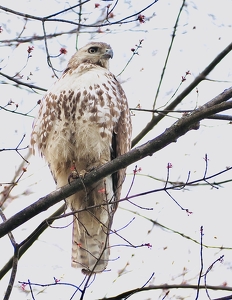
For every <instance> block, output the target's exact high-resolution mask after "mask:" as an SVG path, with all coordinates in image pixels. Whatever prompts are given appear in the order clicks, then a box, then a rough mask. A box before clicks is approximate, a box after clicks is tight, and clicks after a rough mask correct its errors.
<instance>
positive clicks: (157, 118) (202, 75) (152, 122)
mask: <svg viewBox="0 0 232 300" xmlns="http://www.w3.org/2000/svg"><path fill="white" fill-rule="evenodd" d="M231 50H232V43H230V44H229V45H228V46H227V47H226V48H225V49H224V50H223V51H222V52H221V53H219V54H218V55H217V56H216V57H215V59H214V60H213V61H212V62H211V63H210V64H209V65H208V66H207V67H206V68H205V69H204V70H203V71H202V72H201V73H200V74H199V75H198V76H197V77H196V78H195V79H194V81H193V82H192V83H191V84H190V85H189V86H188V87H187V88H186V89H185V90H184V91H183V92H182V93H180V95H179V96H177V97H176V99H175V100H173V102H172V103H170V104H169V105H168V106H167V107H166V108H165V110H167V111H168V110H173V109H174V108H175V107H176V106H177V105H178V104H180V103H181V101H182V100H183V99H184V98H185V97H186V96H187V95H188V94H189V93H190V92H191V91H192V90H193V89H194V88H195V87H196V86H197V85H198V84H199V83H200V82H201V81H203V80H204V79H205V78H206V76H207V75H208V74H209V73H210V72H211V71H212V70H213V69H214V68H215V66H216V65H218V64H219V63H220V61H221V60H222V59H223V58H224V57H225V56H226V55H227V54H228V53H229V52H230V51H231ZM167 114H168V112H166V113H165V112H164V113H163V114H162V115H158V116H153V117H152V119H151V120H150V121H149V122H148V123H147V125H146V126H145V127H144V128H143V130H142V131H141V132H140V133H139V134H138V135H137V136H136V137H135V138H134V139H133V141H132V147H134V146H135V145H136V144H137V143H138V142H139V141H140V140H141V139H142V138H143V137H144V136H145V135H146V134H147V133H148V132H149V131H151V130H152V129H153V128H154V127H155V125H157V124H158V123H159V121H160V120H162V119H163V118H164V117H165V116H166V115H167Z"/></svg>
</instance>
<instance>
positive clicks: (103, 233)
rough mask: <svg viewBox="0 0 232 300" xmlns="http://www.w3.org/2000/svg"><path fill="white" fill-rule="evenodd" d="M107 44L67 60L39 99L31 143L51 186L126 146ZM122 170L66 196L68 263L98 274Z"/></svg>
mask: <svg viewBox="0 0 232 300" xmlns="http://www.w3.org/2000/svg"><path fill="white" fill-rule="evenodd" d="M112 57H113V51H112V49H111V47H110V45H108V44H106V43H101V42H91V43H89V44H87V45H86V46H84V47H83V48H81V49H79V50H78V51H77V52H76V53H75V54H74V55H73V56H72V57H71V59H70V61H69V62H68V65H67V68H66V69H65V71H64V72H63V74H62V76H61V78H60V79H59V80H58V81H57V82H56V83H55V84H54V86H53V87H52V88H51V89H50V90H49V91H48V92H47V94H46V95H45V96H44V98H43V100H42V101H41V103H40V105H41V106H40V110H39V113H38V116H37V118H36V120H35V121H34V124H33V130H32V135H31V145H32V149H33V153H34V152H35V148H38V150H39V152H40V154H41V155H42V156H43V157H44V158H45V160H46V161H47V163H48V165H49V168H50V170H51V173H52V175H53V177H54V180H55V182H56V185H57V187H62V186H64V185H66V184H67V183H68V181H69V179H70V178H71V179H72V178H74V177H75V176H77V177H78V176H80V177H81V176H84V174H85V173H86V172H89V171H91V170H93V169H95V168H98V167H99V166H101V165H103V164H105V163H107V162H109V161H111V160H112V159H114V158H115V157H117V156H119V155H122V154H124V153H126V152H128V151H129V150H130V146H131V119H130V111H129V108H128V103H127V98H126V96H125V93H124V91H123V89H122V87H121V85H120V83H119V82H118V81H117V79H116V78H115V76H114V75H113V74H112V73H111V72H110V71H109V59H110V58H112ZM125 171H126V170H125V169H122V170H119V171H118V172H116V173H114V174H112V175H110V176H107V177H106V178H104V179H102V180H100V181H98V182H96V183H94V184H93V185H91V186H90V187H85V188H84V189H83V190H82V191H78V192H76V193H75V194H74V195H72V196H70V197H68V198H67V199H66V201H67V204H68V206H69V207H70V209H71V210H72V211H73V232H72V263H71V264H72V267H76V268H78V267H79V268H82V272H83V273H84V274H88V275H89V274H92V273H98V272H102V271H104V270H105V269H106V267H107V263H108V261H109V252H110V247H109V234H110V231H111V225H112V221H113V216H114V213H115V211H116V209H117V204H118V203H117V201H118V200H119V199H120V193H121V188H122V183H123V181H124V178H125Z"/></svg>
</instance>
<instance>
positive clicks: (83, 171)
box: [78, 170, 89, 178]
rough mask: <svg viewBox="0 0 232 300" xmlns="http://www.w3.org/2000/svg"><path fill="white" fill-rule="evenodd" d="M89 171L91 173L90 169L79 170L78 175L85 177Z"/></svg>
mask: <svg viewBox="0 0 232 300" xmlns="http://www.w3.org/2000/svg"><path fill="white" fill-rule="evenodd" d="M88 173H89V172H88V171H86V170H81V171H80V172H79V174H78V175H79V177H80V178H84V177H85V175H86V174H88Z"/></svg>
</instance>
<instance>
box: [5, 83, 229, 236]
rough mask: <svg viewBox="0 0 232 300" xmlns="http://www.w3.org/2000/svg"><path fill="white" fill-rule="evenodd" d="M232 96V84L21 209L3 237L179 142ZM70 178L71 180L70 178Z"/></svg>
mask: <svg viewBox="0 0 232 300" xmlns="http://www.w3.org/2000/svg"><path fill="white" fill-rule="evenodd" d="M231 97H232V87H231V88H229V89H227V90H225V91H224V92H222V93H221V94H219V95H218V96H216V97H215V98H213V99H212V100H211V101H209V102H208V103H206V104H205V105H203V106H201V107H200V108H198V109H196V110H195V111H194V112H193V113H192V114H189V115H186V116H183V117H182V118H181V119H179V120H178V121H177V122H175V123H174V124H173V125H172V126H171V127H169V128H167V129H166V130H165V131H164V132H163V133H162V134H160V135H159V136H157V137H156V138H154V139H152V140H150V141H148V142H147V143H145V144H143V145H141V146H139V147H137V148H134V149H132V150H131V151H130V152H128V153H126V154H124V155H122V156H119V157H117V158H115V159H114V160H112V161H111V162H109V163H107V164H105V165H103V166H101V167H100V168H98V169H96V170H93V171H92V172H90V173H88V174H87V175H86V176H85V178H84V179H77V180H76V181H73V182H71V183H70V184H67V185H66V186H64V187H61V188H59V189H57V190H56V191H53V192H51V193H50V194H49V195H47V196H45V197H43V198H40V199H39V200H38V201H36V202H35V203H33V204H31V205H30V206H29V207H27V208H25V209H24V210H22V211H20V212H18V213H17V214H15V215H14V216H13V217H11V218H10V219H8V220H7V221H5V222H4V223H3V224H1V225H0V237H2V236H4V235H5V234H7V233H8V232H9V231H11V230H13V229H15V228H17V227H18V226H20V225H21V224H23V223H25V222H26V221H28V220H29V219H31V218H33V217H34V216H36V215H37V214H39V213H41V212H42V211H45V210H47V209H48V208H49V207H51V206H52V205H54V204H56V203H58V202H60V201H61V200H63V199H65V198H67V197H69V196H71V195H72V194H74V193H75V192H77V191H80V190H82V189H83V183H84V186H86V187H88V186H90V185H92V184H93V183H95V182H97V181H99V180H100V179H102V178H105V177H106V176H108V175H110V174H113V173H115V172H117V171H118V170H120V169H122V168H125V167H127V166H129V165H130V164H132V163H135V162H136V161H138V160H141V159H142V158H144V157H146V156H151V155H152V154H153V153H155V152H157V151H159V150H161V149H163V148H164V147H166V146H167V145H169V144H171V143H173V142H177V139H178V138H179V137H181V136H183V135H184V134H186V133H187V132H188V131H190V130H192V129H198V128H199V122H200V121H201V120H202V119H204V118H206V117H207V116H210V115H212V114H215V113H218V112H221V111H224V110H227V109H230V108H232V100H230V101H227V100H228V99H230V98H231ZM67 180H68V179H67Z"/></svg>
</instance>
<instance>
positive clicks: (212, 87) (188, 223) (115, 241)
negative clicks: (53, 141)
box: [0, 0, 232, 300]
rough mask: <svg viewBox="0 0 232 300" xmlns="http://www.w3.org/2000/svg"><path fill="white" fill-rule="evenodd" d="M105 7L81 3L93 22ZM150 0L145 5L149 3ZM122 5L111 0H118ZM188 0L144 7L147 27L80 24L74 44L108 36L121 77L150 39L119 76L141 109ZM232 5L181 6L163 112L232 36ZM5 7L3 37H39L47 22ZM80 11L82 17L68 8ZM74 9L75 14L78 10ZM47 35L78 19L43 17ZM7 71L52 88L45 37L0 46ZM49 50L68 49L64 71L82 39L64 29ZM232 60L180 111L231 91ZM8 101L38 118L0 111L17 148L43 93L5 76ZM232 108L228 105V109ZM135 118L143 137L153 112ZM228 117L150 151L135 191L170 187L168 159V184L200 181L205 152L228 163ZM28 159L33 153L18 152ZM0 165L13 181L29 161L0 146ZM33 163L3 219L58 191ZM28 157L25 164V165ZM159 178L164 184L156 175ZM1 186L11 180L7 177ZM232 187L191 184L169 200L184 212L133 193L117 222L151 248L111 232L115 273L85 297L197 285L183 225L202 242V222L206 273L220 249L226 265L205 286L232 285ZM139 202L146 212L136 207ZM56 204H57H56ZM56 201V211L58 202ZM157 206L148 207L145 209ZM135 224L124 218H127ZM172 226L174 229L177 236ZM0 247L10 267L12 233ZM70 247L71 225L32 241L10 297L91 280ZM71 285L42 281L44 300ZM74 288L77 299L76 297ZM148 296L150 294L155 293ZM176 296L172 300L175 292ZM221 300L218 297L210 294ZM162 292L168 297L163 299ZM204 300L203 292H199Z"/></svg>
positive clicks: (24, 229)
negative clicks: (76, 266) (73, 261)
mask: <svg viewBox="0 0 232 300" xmlns="http://www.w3.org/2000/svg"><path fill="white" fill-rule="evenodd" d="M51 2H52V3H53V5H52V4H49V5H47V1H44V0H41V1H37V0H36V1H35V0H34V1H25V0H21V1H20V2H19V1H18V2H15V1H9V0H7V1H4V0H1V3H0V5H2V6H5V7H8V8H11V9H14V10H17V11H20V12H24V13H28V14H32V15H36V16H47V15H50V14H53V13H54V12H57V11H59V10H62V9H64V8H67V7H69V6H72V5H73V4H75V3H76V1H69V2H64V1H51ZM98 2H99V4H100V7H99V8H97V9H96V8H94V5H95V1H90V3H88V4H87V5H86V6H85V10H84V11H83V15H84V16H85V18H86V22H88V23H91V22H94V21H95V20H96V19H98V18H99V19H100V18H101V13H103V12H104V9H103V8H104V6H105V5H106V4H105V3H106V2H105V1H98ZM119 2H120V3H119V4H118V5H117V6H116V9H115V11H114V14H115V17H114V18H116V19H117V20H120V19H122V18H124V17H125V16H127V15H128V14H133V13H135V12H138V11H139V10H140V9H141V8H142V7H144V6H146V5H149V4H150V3H151V1H143V2H142V1H119ZM141 2H142V4H141ZM113 3H115V1H113ZM181 4H182V1H161V0H160V1H158V2H157V3H156V4H154V5H153V6H152V7H151V8H150V9H148V10H147V11H144V12H143V14H144V15H145V23H142V24H141V23H139V22H136V23H128V24H126V25H115V26H114V27H110V28H107V27H106V28H103V29H102V31H103V32H101V33H98V32H94V31H93V30H92V31H91V30H90V29H89V28H85V29H83V31H84V32H83V33H81V34H80V36H79V38H78V47H81V46H83V45H85V44H86V43H87V42H89V40H95V41H104V42H107V43H109V44H111V46H112V48H113V50H114V58H113V59H112V61H111V65H110V69H111V71H112V72H113V73H114V74H116V75H117V74H119V73H120V72H121V71H122V70H123V68H124V67H125V65H126V63H127V62H128V60H129V59H130V58H131V56H132V51H131V49H132V48H135V47H136V45H138V43H139V40H143V42H142V47H141V48H140V49H139V50H138V55H135V56H134V57H133V59H132V61H131V62H130V64H129V65H128V67H127V68H126V69H125V71H123V72H122V74H121V75H120V76H119V77H118V80H119V81H120V82H121V84H122V86H123V88H124V90H125V92H126V95H127V98H128V101H129V106H130V107H131V108H133V107H136V106H137V105H140V107H142V108H144V109H150V108H151V107H152V105H153V101H154V97H155V93H156V90H157V87H158V83H159V80H160V74H161V72H162V69H163V65H164V61H165V58H166V56H167V51H168V47H169V45H170V42H171V36H172V33H173V26H174V24H175V21H176V18H177V14H178V12H179V9H180V7H181ZM230 9H231V1H230V0H223V1H220V2H219V1H213V2H212V1H209V0H205V1H201V0H195V1H186V4H185V7H184V10H183V12H182V14H181V17H180V20H179V24H178V29H177V32H176V37H175V40H174V44H173V48H172V51H171V54H170V58H169V62H168V65H167V69H166V72H165V76H164V81H163V83H162V86H161V89H160V94H159V97H158V99H157V103H156V108H162V107H163V105H165V104H166V103H167V102H168V101H170V99H171V97H172V95H173V94H174V92H175V91H176V89H177V87H178V86H179V85H180V83H181V78H182V76H184V75H185V73H186V72H187V71H190V75H188V76H187V78H186V81H184V82H183V83H182V84H181V86H180V88H179V90H178V92H177V93H180V92H181V91H182V90H183V89H184V88H186V87H187V86H188V84H189V83H191V82H192V81H193V80H194V78H195V77H196V76H197V75H198V74H199V73H200V72H201V71H202V70H203V69H204V68H205V67H206V66H207V65H208V64H209V63H210V62H211V61H212V59H214V58H215V57H216V56H217V55H218V53H220V52H221V51H222V50H223V49H224V48H225V47H226V46H227V45H228V44H229V43H230V42H231V25H232V24H231V18H230V15H229V13H228V11H229V10H230ZM0 12H1V22H2V25H1V24H0V25H1V26H2V28H3V31H2V33H1V34H0V41H3V40H7V39H12V38H15V37H16V36H18V35H19V34H20V32H21V31H22V28H23V26H24V25H25V30H24V31H23V33H22V36H25V37H28V36H32V35H35V34H36V35H42V34H43V31H42V26H41V22H39V21H31V20H30V21H28V22H27V23H25V20H23V19H22V18H21V17H18V16H17V17H15V16H13V15H12V14H10V13H5V12H4V11H2V10H0ZM65 17H67V18H74V14H70V15H67V16H65ZM75 17H76V15H75ZM45 26H46V30H47V32H48V33H50V32H52V33H53V32H61V31H63V30H64V31H69V30H70V29H72V28H73V27H72V26H71V25H68V24H64V23H49V22H47V23H46V24H45ZM32 45H33V46H34V49H33V51H32V53H31V57H30V58H29V59H28V52H27V49H28V46H32ZM0 46H1V48H0V52H1V56H0V68H1V72H2V73H4V74H8V75H10V76H13V75H15V74H16V73H17V72H19V71H21V72H20V74H21V75H23V78H22V79H23V80H24V81H26V82H29V83H33V84H35V85H37V86H39V87H43V88H45V89H48V88H49V87H50V86H51V85H52V84H53V83H54V81H55V80H56V78H55V77H54V76H53V72H52V71H51V69H49V67H48V66H47V61H46V55H45V51H44V44H43V41H39V42H34V43H33V44H32V43H26V44H19V45H17V47H16V46H14V45H13V46H12V45H6V43H2V45H1V44H0ZM48 46H49V51H50V53H51V55H54V56H56V55H58V54H59V50H60V48H61V47H65V49H67V54H66V55H63V56H60V57H59V58H56V59H55V58H54V59H53V60H52V61H53V63H54V66H55V68H56V69H57V70H58V71H57V72H56V73H57V75H58V76H60V75H61V72H62V70H63V69H64V68H65V66H66V65H67V62H68V59H69V58H70V57H71V55H72V54H73V53H74V52H75V50H76V49H75V48H76V38H75V37H74V35H72V36H71V37H70V36H69V35H64V36H59V37H57V38H56V39H54V40H49V41H48ZM231 77H232V66H231V54H229V55H228V56H227V57H226V58H225V59H224V60H223V61H222V62H221V63H220V65H218V66H217V67H216V68H215V69H214V70H213V71H212V72H211V73H210V74H209V76H208V77H207V79H208V80H205V81H204V82H202V83H201V84H200V85H199V86H198V89H197V91H196V89H195V90H194V91H192V93H191V94H190V95H189V96H188V97H187V98H186V99H185V100H184V101H183V103H182V104H181V105H180V106H179V107H178V108H179V109H182V110H183V109H194V108H195V107H198V106H201V105H203V104H204V103H206V102H207V101H209V100H211V99H212V98H213V97H215V96H216V95H217V94H219V93H221V92H222V91H223V90H224V89H226V88H228V87H230V86H231ZM1 80H2V82H5V83H7V84H1V86H0V89H1V93H0V95H1V97H0V105H1V106H3V107H4V106H5V105H6V104H7V103H8V102H9V101H13V104H12V105H11V106H7V108H9V109H12V110H14V109H15V107H14V103H17V104H18V109H17V111H20V112H24V113H27V112H29V111H30V113H29V115H30V116H27V117H25V116H22V115H17V114H14V113H9V112H7V111H3V110H1V111H0V112H1V117H0V126H1V131H0V141H1V142H0V149H4V148H7V149H8V148H10V149H12V148H15V147H16V145H18V143H19V142H20V141H21V139H22V136H23V135H24V134H25V138H24V139H23V141H22V144H21V146H22V147H26V146H27V145H28V144H29V139H30V132H31V126H32V122H33V117H34V116H35V115H36V112H37V111H38V106H37V105H36V103H37V101H38V100H39V99H41V98H42V97H43V94H44V92H42V91H37V92H36V93H33V92H31V91H30V90H28V89H19V88H15V87H14V86H13V85H12V82H9V81H7V80H6V79H4V78H1ZM227 113H228V114H229V112H227ZM134 114H135V115H134V116H133V117H132V122H133V136H134V137H135V136H136V135H137V134H138V133H139V132H140V131H141V129H142V128H143V127H144V126H145V125H146V124H147V122H148V121H149V120H150V115H148V114H147V113H145V112H142V111H141V112H137V111H136V112H134ZM177 117H179V115H178V114H175V115H174V114H173V115H172V117H168V118H166V119H165V120H163V121H162V122H161V123H160V124H158V125H157V126H156V127H155V128H154V129H153V130H152V132H150V133H149V134H148V135H147V136H146V137H145V138H144V139H143V140H142V141H140V144H142V143H145V142H146V141H148V140H150V139H152V138H154V137H156V136H157V135H159V134H161V133H162V132H163V131H164V130H165V129H166V128H167V127H168V126H170V125H171V124H173V123H174V122H175V121H176V118H177ZM228 123H229V122H228V121H215V120H214V121H212V120H211V121H210V120H206V121H203V122H201V126H200V129H199V130H197V131H191V132H189V133H188V134H187V135H186V136H184V137H182V138H180V139H179V140H178V141H177V143H175V144H171V145H170V146H168V147H166V148H164V149H163V150H162V151H160V152H158V153H156V154H154V155H153V156H152V157H148V158H145V159H143V160H141V161H139V162H138V164H137V165H138V167H139V168H141V172H139V174H138V175H137V176H136V178H135V183H134V185H133V188H132V191H131V194H133V195H134V194H137V193H141V192H144V191H147V190H154V189H158V188H162V187H163V186H164V182H165V179H166V176H167V164H168V163H171V164H172V166H173V167H172V168H171V169H170V180H172V181H175V182H176V181H184V182H185V181H186V180H187V177H188V172H189V171H190V172H191V177H190V179H191V180H194V179H199V178H201V177H202V176H203V174H204V171H205V160H204V157H205V154H206V153H207V155H208V158H209V160H208V174H209V175H212V174H214V173H216V172H219V171H221V170H223V169H225V168H226V167H228V166H231V164H232V163H231V150H232V149H231V142H230V138H229V136H230V131H231V127H230V124H228ZM20 153H21V154H22V155H25V156H26V155H27V150H25V151H24V152H20ZM0 154H1V155H0V162H1V169H2V172H0V182H1V183H6V182H11V181H12V178H13V176H14V174H15V172H16V170H17V169H18V166H19V164H20V163H21V162H22V159H21V157H20V156H19V155H18V154H17V153H16V152H15V151H2V152H1V153H0ZM29 161H30V164H29V165H27V172H26V173H25V174H24V175H23V177H22V179H21V181H20V183H19V184H18V186H17V187H15V188H14V189H13V191H12V194H11V195H12V196H13V197H14V196H15V197H16V198H15V200H14V201H12V203H10V205H9V206H8V207H7V208H6V209H5V210H4V213H5V214H6V216H7V217H10V216H12V215H13V214H14V213H16V212H17V211H19V210H21V209H23V208H25V207H26V206H28V205H30V203H33V202H35V201H36V200H38V199H39V198H40V197H42V196H44V195H46V194H48V193H49V192H51V191H53V190H54V189H55V184H54V182H53V179H52V176H51V175H50V172H49V170H48V167H47V166H46V163H45V162H44V161H43V160H42V159H41V158H38V157H29ZM25 165H26V164H25ZM134 168H135V165H132V166H129V167H128V169H127V173H128V175H127V179H126V182H125V184H124V187H123V193H122V195H126V193H127V191H128V188H129V186H130V184H131V181H132V174H133V169H134ZM156 178H158V179H159V180H156ZM230 178H231V173H229V172H228V173H226V174H224V175H221V176H220V177H218V178H215V179H213V180H212V182H214V181H222V180H228V179H230ZM3 187H4V184H3ZM230 188H231V183H227V184H223V185H221V186H220V188H219V189H216V188H212V187H211V186H200V187H198V188H190V187H189V188H186V189H185V190H182V191H177V190H175V191H174V190H173V191H171V195H172V197H174V199H175V200H176V201H178V203H179V204H180V205H181V206H183V207H184V208H188V210H189V211H190V212H192V214H187V213H186V212H185V211H183V210H181V209H180V207H179V206H178V205H177V204H176V203H175V201H173V200H172V199H171V198H170V197H169V196H168V195H167V194H166V193H165V192H159V193H158V192H157V193H153V194H150V195H147V196H144V197H138V198H135V199H133V201H134V203H135V204H136V205H137V206H136V205H132V204H130V203H126V202H125V203H122V204H121V206H120V208H119V209H118V211H117V213H116V215H115V218H114V224H113V228H115V229H119V228H123V229H122V230H121V231H120V234H122V235H123V237H124V238H125V239H127V240H129V241H130V242H131V243H133V244H134V245H141V244H146V243H149V244H150V245H152V247H134V248H132V247H126V246H119V245H121V244H125V242H124V241H122V240H120V239H119V238H118V237H117V236H112V237H111V245H117V246H115V247H112V249H111V259H112V261H110V262H109V266H108V268H109V270H110V271H108V272H105V273H103V274H101V275H99V276H97V277H96V279H95V280H94V282H93V283H92V284H91V286H90V287H89V288H88V289H87V292H86V293H87V294H86V299H98V298H103V297H104V296H105V295H107V296H113V295H117V294H119V293H120V292H124V291H126V290H129V289H133V288H137V287H141V286H143V285H144V283H145V282H147V280H148V279H149V278H150V277H151V275H152V274H153V272H154V276H153V277H152V279H151V280H150V281H149V283H151V284H155V285H158V284H164V283H167V284H180V283H182V282H188V283H191V284H196V283H197V280H198V274H199V270H200V255H199V253H200V246H199V244H197V243H194V242H193V241H192V240H190V239H186V238H183V236H181V235H180V234H178V233H175V232H179V233H183V234H185V235H186V236H189V237H191V238H192V239H193V240H197V241H200V227H201V226H203V228H204V236H203V241H204V244H206V245H210V246H214V247H218V248H210V247H209V248H204V249H203V253H204V254H203V258H204V267H205V271H206V270H207V268H208V267H209V266H210V265H211V264H212V263H213V262H214V261H215V260H216V259H218V258H219V257H220V256H221V255H224V261H223V262H222V263H217V264H216V265H215V266H214V268H213V269H212V271H211V272H210V274H209V276H208V277H207V278H208V283H209V284H211V285H212V284H215V285H222V284H224V283H225V282H226V283H227V285H228V286H232V282H231V272H232V271H231V264H232V253H231V250H220V249H219V248H220V247H221V246H225V247H232V246H231V244H232V240H231V237H230V235H229V234H228V230H229V228H230V225H231V221H230V220H231V216H230V207H231V204H230V200H231V199H230V198H231V196H230ZM138 205H139V206H142V207H143V209H141V208H138ZM57 207H58V206H57ZM57 207H56V208H57ZM56 208H54V207H52V208H50V209H49V210H48V211H46V212H44V213H42V214H40V215H39V216H37V217H36V218H34V219H33V220H31V221H29V222H27V223H25V224H24V225H22V226H21V227H20V228H17V229H16V230H15V231H14V235H15V238H16V240H18V241H21V240H22V239H24V238H25V237H26V236H27V235H28V234H29V233H30V232H31V231H32V230H34V229H35V228H36V226H38V224H39V223H40V222H41V221H43V219H44V218H46V217H48V216H49V215H50V214H51V213H52V212H54V211H55V209H56ZM146 208H149V209H146ZM147 219H152V220H154V221H157V222H158V223H160V224H162V225H164V226H165V227H167V228H169V229H170V230H168V229H164V228H162V227H161V226H157V225H156V226H154V225H153V224H152V223H151V222H150V221H148V220H147ZM130 221H131V223H130V224H129V225H128V226H127V224H128V223H129V222H130ZM69 222H70V220H67V219H65V220H60V221H57V222H55V223H54V226H55V227H60V226H65V225H67V224H68V223H69ZM173 230H174V231H175V232H173ZM0 247H1V248H3V247H4V255H1V257H0V266H3V265H4V263H5V262H6V260H7V258H9V257H10V256H11V255H12V254H13V248H12V246H11V244H10V242H9V240H8V237H4V238H2V239H1V240H0ZM70 252H71V228H70V226H68V227H67V228H63V229H57V228H56V229H55V228H49V229H48V230H47V231H46V232H45V233H44V234H43V235H41V237H40V238H39V239H38V241H36V242H35V244H34V245H33V246H32V247H31V249H30V250H29V251H28V252H27V253H26V254H25V255H24V256H23V257H22V258H21V259H20V262H19V267H18V273H17V277H16V282H15V286H14V288H13V292H12V298H11V299H16V298H17V299H19V300H21V299H31V296H30V293H29V290H28V287H26V289H25V290H22V286H21V284H19V283H18V281H27V280H28V279H30V281H31V282H34V283H41V284H47V283H52V282H53V280H54V279H53V278H54V277H55V278H57V279H59V280H61V282H68V283H72V284H75V285H79V284H80V283H81V281H82V280H83V276H82V274H81V273H80V272H79V271H78V270H73V269H71V268H70ZM8 280H9V274H7V276H5V278H4V279H3V280H1V282H0V295H1V296H2V295H3V293H4V290H5V288H6V286H7V281H8ZM73 292H74V289H73V287H70V286H67V285H60V286H55V287H54V286H51V287H41V286H36V287H34V295H35V299H36V300H40V299H52V298H54V299H70V298H71V295H72V293H73ZM178 295H180V296H181V297H183V298H184V297H186V298H185V299H187V297H190V298H191V299H192V298H193V297H195V295H196V291H194V290H171V291H170V294H169V295H168V296H167V298H166V299H175V298H176V299H177V297H178ZM212 295H214V297H216V296H217V297H219V296H223V295H224V294H223V293H222V292H214V293H212ZM163 296H164V292H163V293H162V291H150V292H146V293H143V294H137V295H133V296H132V297H131V299H132V300H136V299H154V298H155V299H159V297H161V298H162V297H163ZM79 297H80V294H78V293H77V294H76V295H75V297H74V298H73V299H79ZM149 297H150V298H149ZM168 297H169V298H168ZM212 297H213V296H212ZM161 298H160V299H161ZM200 299H207V296H206V294H205V293H204V292H201V297H200Z"/></svg>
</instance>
